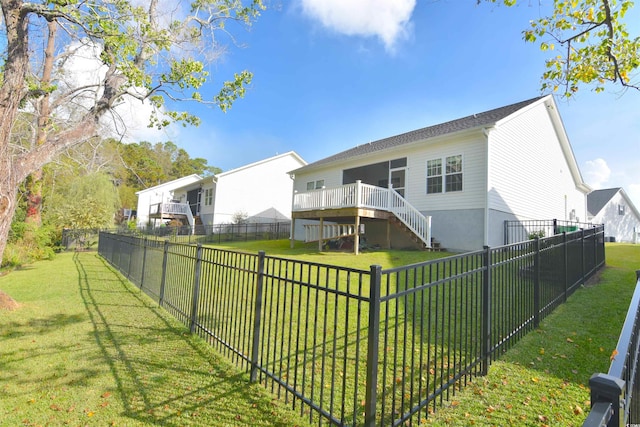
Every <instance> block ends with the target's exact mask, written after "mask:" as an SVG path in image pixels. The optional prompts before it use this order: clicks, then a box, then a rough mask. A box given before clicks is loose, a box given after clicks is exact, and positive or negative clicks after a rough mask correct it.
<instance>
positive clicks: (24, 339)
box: [0, 241, 640, 426]
mask: <svg viewBox="0 0 640 427" xmlns="http://www.w3.org/2000/svg"><path fill="white" fill-rule="evenodd" d="M256 245H259V248H260V249H264V250H266V252H267V254H268V255H274V256H283V257H300V258H304V259H305V260H308V261H312V262H323V263H330V264H336V265H347V266H349V267H354V268H361V269H368V267H369V266H370V265H371V264H380V265H382V266H383V267H384V268H389V267H393V266H396V265H404V264H409V263H413V262H418V261H424V260H425V258H426V257H436V256H441V254H433V253H425V252H421V251H408V252H404V251H389V252H387V251H375V252H370V253H365V254H361V255H359V256H354V255H353V254H349V253H338V252H317V250H315V248H311V247H309V246H304V245H299V246H297V247H296V248H294V249H293V250H291V249H289V248H288V246H287V243H286V242H284V243H283V241H273V242H259V243H256V242H247V243H245V244H241V245H238V244H235V245H234V248H240V249H242V250H247V251H251V252H255V250H256V248H257V246H256ZM638 260H640V246H632V245H621V244H613V245H608V246H607V265H608V268H607V269H605V270H604V272H603V273H602V275H601V283H600V284H598V285H590V286H587V287H585V288H584V289H580V290H579V291H577V292H576V293H575V294H574V295H573V296H572V297H571V298H570V299H569V301H568V303H567V304H565V305H563V306H561V307H560V308H558V309H557V310H556V312H554V313H553V314H552V315H551V316H549V317H548V318H547V319H545V321H543V322H542V324H541V328H540V330H539V331H537V332H533V333H531V334H529V335H528V336H526V337H525V338H524V339H523V340H521V341H520V342H519V343H518V344H516V346H515V347H513V349H512V350H510V351H509V352H508V353H507V354H505V355H504V356H503V357H502V358H501V360H500V361H498V362H495V363H494V364H493V365H492V367H491V369H490V373H489V375H488V376H487V377H481V378H476V379H475V381H474V382H473V383H472V384H471V385H470V386H468V387H466V388H463V389H462V390H461V391H460V392H459V393H458V394H457V395H456V396H455V397H453V398H452V399H451V400H450V401H449V402H448V403H447V402H445V406H444V408H442V409H439V410H438V411H437V412H436V413H435V414H430V415H429V417H428V418H426V419H424V420H421V421H424V422H426V423H430V424H431V425H460V426H462V425H483V426H485V425H486V426H490V425H498V426H501V425H518V426H527V425H531V426H541V425H557V426H565V425H576V426H579V425H581V423H582V421H583V420H584V418H585V416H586V412H587V411H588V400H589V390H588V387H587V382H588V379H589V377H590V376H591V374H592V373H594V372H596V371H606V369H607V367H608V364H609V355H610V354H611V352H612V350H613V348H614V347H615V343H616V341H617V336H618V333H619V330H620V327H621V326H622V321H623V319H624V316H625V313H626V308H627V304H628V301H629V299H630V297H631V294H632V292H633V285H634V284H635V274H634V270H635V269H636V268H639V266H638V265H637V264H634V263H637V262H638ZM0 289H2V290H4V291H5V292H8V293H9V294H10V295H12V296H13V297H14V298H15V299H17V300H18V301H19V302H20V303H21V304H22V307H21V308H20V309H18V310H16V311H12V312H6V311H0V343H1V344H0V368H1V369H0V419H2V420H3V422H4V423H6V424H7V425H47V424H48V425H60V424H70V425H84V424H91V425H127V426H128V425H151V424H162V425H175V426H178V425H305V421H304V420H301V419H300V418H298V417H297V415H296V414H293V413H291V412H290V411H288V410H287V409H286V408H285V407H284V406H283V404H281V403H277V402H276V401H274V399H273V397H272V396H271V395H268V394H267V393H266V392H265V391H264V390H263V389H262V387H261V386H255V385H254V386H250V385H248V378H247V375H245V374H243V373H240V372H238V371H237V369H235V368H234V367H233V366H232V365H231V364H229V363H228V362H226V361H225V360H224V359H222V358H220V357H219V356H217V355H216V354H215V353H214V352H213V351H212V350H211V349H209V348H208V347H207V346H206V345H204V344H203V343H202V341H201V340H199V339H197V338H193V337H190V336H189V335H188V334H187V333H186V331H185V329H184V328H182V327H181V326H180V325H178V324H177V323H176V322H174V321H173V320H172V319H170V317H169V316H168V315H167V314H166V313H165V312H164V310H162V309H159V308H157V307H156V305H155V304H153V303H151V302H150V301H149V299H148V298H147V297H146V296H145V295H144V294H142V293H140V291H138V290H137V289H136V288H134V287H132V286H131V285H129V284H128V283H127V282H126V281H125V280H123V279H122V278H121V276H119V275H118V274H116V273H114V272H113V271H112V270H111V269H110V268H108V267H107V266H106V265H105V263H103V262H102V261H101V260H100V259H99V257H97V255H96V254H94V253H76V254H71V253H66V254H62V255H59V256H58V257H57V258H56V259H55V260H54V261H51V262H40V263H37V264H34V265H33V266H30V267H28V268H26V269H24V270H20V271H16V272H13V273H11V274H9V275H6V276H4V277H0ZM604 301H606V302H607V304H609V306H608V307H607V309H603V308H602V304H603V302H604Z"/></svg>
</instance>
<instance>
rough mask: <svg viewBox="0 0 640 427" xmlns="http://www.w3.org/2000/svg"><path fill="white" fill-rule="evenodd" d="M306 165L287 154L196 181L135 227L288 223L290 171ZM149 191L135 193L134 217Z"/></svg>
mask: <svg viewBox="0 0 640 427" xmlns="http://www.w3.org/2000/svg"><path fill="white" fill-rule="evenodd" d="M304 165H306V162H305V161H304V160H303V159H302V158H301V157H300V156H299V155H298V154H297V153H295V152H294V151H289V152H287V153H284V154H280V155H277V156H274V157H270V158H268V159H264V160H261V161H258V162H255V163H251V164H248V165H245V166H242V167H239V168H237V169H233V170H230V171H227V172H222V173H219V174H217V175H213V176H209V177H205V178H201V177H198V176H197V175H195V177H197V179H189V180H184V181H183V185H179V186H172V190H171V191H170V193H169V197H167V198H165V200H163V203H162V204H161V205H158V206H157V207H156V205H152V206H151V214H150V215H147V216H146V218H140V216H139V220H138V225H145V224H147V223H148V221H149V220H150V219H151V220H152V221H156V222H158V221H159V222H166V221H168V220H171V219H177V220H179V221H181V222H183V224H185V225H190V226H192V227H193V226H195V225H205V226H210V225H216V224H230V223H233V222H236V221H237V220H238V219H243V220H246V221H248V222H278V221H285V220H289V219H290V218H291V217H290V212H291V192H292V189H293V181H292V179H291V177H290V176H289V174H288V171H290V170H291V169H295V168H299V167H301V166H304ZM172 182H175V181H172ZM167 184H169V183H167ZM167 184H165V185H167ZM154 188H156V187H154ZM164 188H166V187H163V189H164ZM151 190H153V189H147V190H143V191H140V192H138V193H137V194H138V212H140V209H142V208H143V206H141V204H140V203H141V200H144V198H143V197H141V196H144V195H145V194H146V193H147V192H150V191H151ZM156 203H158V202H156ZM147 211H149V209H147Z"/></svg>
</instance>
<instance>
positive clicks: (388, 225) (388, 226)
mask: <svg viewBox="0 0 640 427" xmlns="http://www.w3.org/2000/svg"><path fill="white" fill-rule="evenodd" d="M387 249H391V220H390V219H389V218H387Z"/></svg>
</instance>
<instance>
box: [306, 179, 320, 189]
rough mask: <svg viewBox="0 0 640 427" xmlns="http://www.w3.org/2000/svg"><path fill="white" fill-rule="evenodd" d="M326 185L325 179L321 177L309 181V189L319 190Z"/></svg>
mask: <svg viewBox="0 0 640 427" xmlns="http://www.w3.org/2000/svg"><path fill="white" fill-rule="evenodd" d="M322 187H324V179H319V180H317V181H309V182H307V191H310V190H318V189H320V188H322Z"/></svg>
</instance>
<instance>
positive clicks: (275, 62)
mask: <svg viewBox="0 0 640 427" xmlns="http://www.w3.org/2000/svg"><path fill="white" fill-rule="evenodd" d="M266 3H267V6H268V7H269V8H268V10H266V11H265V12H263V14H262V16H261V17H260V18H259V19H258V21H257V22H256V23H254V24H253V26H252V27H251V28H250V29H249V30H246V29H244V28H243V27H239V26H238V27H234V26H229V27H228V29H229V30H230V32H231V33H233V35H234V36H235V37H236V44H237V45H236V46H234V45H229V46H228V51H227V53H226V54H225V55H224V56H223V57H222V58H221V59H220V60H219V61H218V62H216V63H215V64H214V65H212V67H211V69H210V72H211V74H212V75H213V77H214V81H213V83H212V85H211V87H210V88H208V89H207V91H206V92H207V93H206V94H207V95H208V96H212V95H213V93H214V92H215V90H216V89H217V88H219V86H220V84H221V82H222V81H224V80H227V79H229V78H230V77H231V76H232V75H233V72H238V71H241V70H244V69H248V70H250V71H252V72H253V73H254V79H253V83H252V84H251V86H250V88H249V89H248V90H247V93H246V96H245V98H244V99H241V100H238V101H236V103H235V104H234V105H233V107H232V108H231V110H229V111H228V112H227V113H222V112H220V111H219V110H213V109H199V110H195V109H194V110H193V111H194V112H197V113H198V114H199V115H200V117H201V118H202V125H201V126H199V127H198V128H180V129H177V128H174V129H171V130H169V131H168V132H167V133H166V134H164V135H154V136H151V135H145V139H146V140H149V141H150V142H156V141H164V140H167V139H171V140H173V141H174V142H175V143H176V144H178V145H179V146H181V147H183V148H184V149H186V150H187V151H188V152H189V154H190V155H191V156H192V157H203V158H205V159H207V161H208V163H209V164H210V165H213V166H218V167H220V168H222V169H223V170H229V169H233V168H235V167H238V166H242V165H244V164H247V163H251V162H254V161H257V160H261V159H263V158H266V157H270V156H273V155H275V154H278V153H283V152H286V151H290V150H295V151H296V152H297V153H298V154H300V155H301V156H302V157H303V158H304V159H305V160H306V161H308V162H313V161H316V160H319V159H321V158H323V157H326V156H329V155H331V154H334V153H336V152H339V151H342V150H345V149H348V148H350V147H353V146H355V145H358V144H362V143H366V142H369V141H375V140H378V139H381V138H385V137H388V136H392V135H396V134H399V133H403V132H407V131H410V130H414V129H418V128H422V127H426V126H430V125H434V124H437V123H441V122H444V121H448V120H452V119H456V118H459V117H463V116H466V115H469V114H473V113H477V112H481V111H486V110H490V109H493V108H497V107H501V106H503V105H507V104H511V103H515V102H518V101H522V100H525V99H529V98H532V97H535V96H538V95H540V94H541V93H540V76H541V75H542V73H543V71H544V59H545V58H546V57H547V55H548V53H544V52H541V51H540V50H539V48H538V47H537V45H534V44H530V43H525V42H524V41H523V39H522V31H523V30H524V29H526V28H527V27H528V23H529V21H530V20H531V19H535V18H537V17H539V16H540V14H541V11H540V9H539V6H538V4H539V2H538V1H537V0H536V1H533V0H525V1H520V2H518V3H519V4H518V6H516V7H512V8H507V7H504V6H496V5H490V4H481V5H476V1H475V0H465V1H462V0H439V1H431V0H423V1H421V0H418V1H415V0H350V1H345V0H291V1H287V0H282V1H275V0H274V1H272V0H267V2H266ZM634 14H635V18H636V21H637V17H638V10H636V11H634ZM631 18H633V16H631ZM554 54H555V53H554ZM639 100H640V92H637V91H627V92H626V93H621V92H620V90H619V88H617V87H611V88H609V90H608V91H607V92H606V93H604V94H595V93H593V92H592V91H591V88H589V87H583V88H582V89H581V91H580V92H579V93H578V94H577V96H576V97H575V99H573V100H571V101H564V100H562V99H559V98H556V102H557V103H558V105H559V109H560V113H561V116H562V118H563V121H564V124H565V128H566V131H567V134H568V136H569V139H570V141H571V144H572V147H573V150H574V154H575V156H576V159H577V161H578V164H579V167H580V170H581V172H582V175H583V177H584V179H585V181H586V182H587V183H588V184H589V185H591V186H592V187H593V188H594V189H597V188H610V187H623V188H624V189H625V191H626V192H627V193H628V194H629V195H630V196H631V197H632V200H633V202H634V204H635V205H636V207H637V208H639V209H640V156H639V155H638V152H639V151H640V109H639V108H638V105H639V104H638V101H639ZM183 107H184V106H183ZM189 108H192V107H189ZM193 108H195V107H193Z"/></svg>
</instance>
